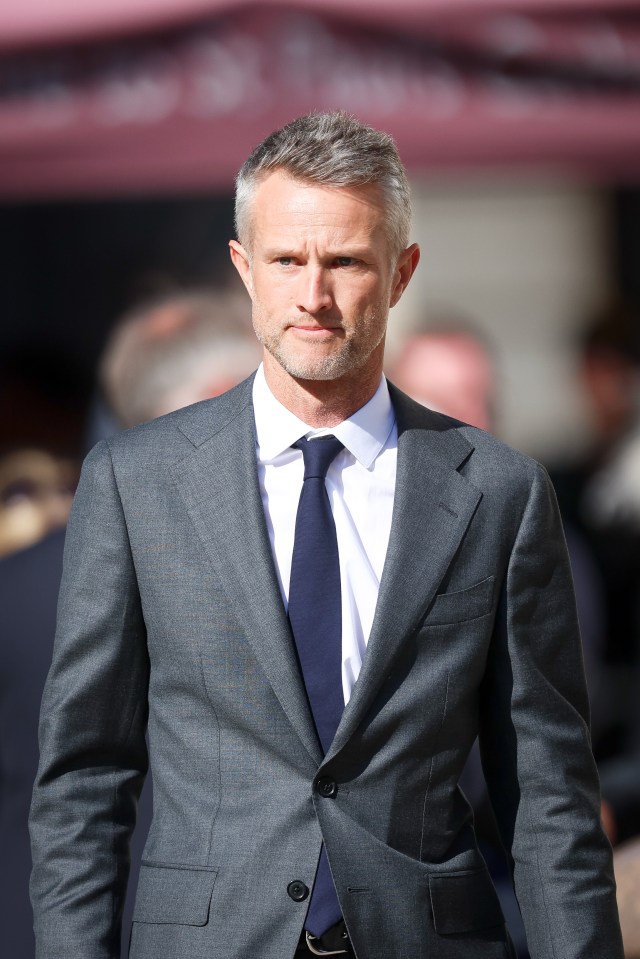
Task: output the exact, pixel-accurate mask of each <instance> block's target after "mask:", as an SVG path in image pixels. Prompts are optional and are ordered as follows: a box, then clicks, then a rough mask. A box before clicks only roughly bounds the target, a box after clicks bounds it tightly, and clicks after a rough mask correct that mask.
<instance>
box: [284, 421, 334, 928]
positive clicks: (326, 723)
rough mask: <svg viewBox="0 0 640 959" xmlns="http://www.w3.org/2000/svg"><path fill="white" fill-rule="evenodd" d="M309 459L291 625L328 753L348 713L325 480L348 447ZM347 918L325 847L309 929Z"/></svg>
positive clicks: (307, 448)
mask: <svg viewBox="0 0 640 959" xmlns="http://www.w3.org/2000/svg"><path fill="white" fill-rule="evenodd" d="M294 446H295V447H296V448H297V449H300V450H302V455H303V457H304V482H303V484H302V492H301V494H300V502H299V503H298V513H297V516H296V531H295V541H294V545H293V556H292V559H291V581H290V584H289V622H290V623H291V630H292V632H293V636H294V639H295V642H296V648H297V650H298V659H299V660H300V667H301V670H302V677H303V680H304V684H305V687H306V690H307V696H308V698H309V705H310V706H311V712H312V715H313V719H314V722H315V725H316V730H317V732H318V738H319V739H320V743H321V745H322V749H323V751H324V752H325V753H326V752H327V751H328V749H329V746H330V745H331V743H332V741H333V737H334V736H335V732H336V729H337V728H338V723H339V722H340V717H341V716H342V712H343V710H344V697H343V694H342V600H341V591H340V566H339V562H338V540H337V537H336V526H335V523H334V521H333V515H332V513H331V506H330V504H329V497H328V496H327V490H326V487H325V477H326V475H327V470H328V469H329V466H330V464H331V463H332V462H333V460H334V459H335V458H336V456H337V455H338V453H339V452H340V450H342V449H343V448H344V447H343V445H342V443H341V442H340V440H338V439H336V437H335V436H323V437H319V438H318V439H313V440H306V439H305V438H304V437H303V438H302V439H301V440H299V441H298V442H297V443H295V444H294ZM340 918H341V912H340V905H339V903H338V897H337V895H336V891H335V887H334V885H333V880H332V878H331V872H330V869H329V862H328V860H327V856H326V853H325V849H324V846H323V847H322V853H321V856H320V862H319V864H318V871H317V873H316V880H315V883H314V886H313V891H312V893H311V900H310V902H309V910H308V912H307V917H306V920H305V927H306V928H307V929H308V931H309V932H310V933H311V934H312V935H313V936H321V935H322V934H323V933H324V932H326V930H327V929H328V928H329V927H330V926H332V925H333V924H334V923H336V922H338V921H339V919H340Z"/></svg>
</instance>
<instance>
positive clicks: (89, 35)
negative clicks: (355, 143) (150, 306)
mask: <svg viewBox="0 0 640 959" xmlns="http://www.w3.org/2000/svg"><path fill="white" fill-rule="evenodd" d="M7 6H12V7H14V9H12V10H7ZM320 10H322V13H320V12H319V11H320ZM603 10H604V11H606V14H604V13H603ZM516 11H517V12H516ZM463 13H464V16H462V14H463ZM3 48H4V51H5V52H4V55H3V56H2V59H1V61H0V197H2V198H4V199H10V198H20V197H45V196H55V195H66V196H73V195H82V194H108V193H111V194H115V193H125V192H129V191H136V192H140V191H144V192H158V191H166V190H185V189H208V188H224V189H230V188H231V185H232V181H233V176H234V174H235V172H236V170H237V168H238V166H239V165H240V163H241V162H242V160H243V159H244V157H245V156H246V155H247V152H248V151H249V150H250V148H251V147H252V146H253V145H254V144H255V143H256V142H257V141H258V140H259V139H261V137H262V136H263V135H265V134H266V133H267V132H268V131H269V130H271V129H273V128H275V127H276V126H279V125H281V124H282V123H283V122H286V121H287V120H289V119H291V118H293V117H294V116H297V115H299V114H302V113H305V112H308V111H310V110H317V109H336V108H341V109H346V110H348V111H350V112H352V113H355V114H356V115H358V116H360V117H362V118H363V119H365V120H367V121H369V122H371V123H373V124H374V125H376V126H380V127H382V128H384V129H387V130H389V131H390V132H391V133H392V134H393V135H394V136H395V137H396V139H397V141H398V145H399V148H400V151H401V153H402V155H403V157H404V159H405V160H406V162H407V164H408V165H409V166H410V167H411V168H412V169H414V170H416V171H425V170H426V171H428V170H435V169H443V168H444V169H466V168H476V167H478V166H488V167H492V168H497V169H505V168H510V167H514V166H519V167H540V166H544V167H548V168H552V169H556V170H557V169H566V170H568V171H571V172H574V173H578V174H580V175H584V176H588V177H604V178H607V179H624V180H629V179H632V180H637V179H638V178H639V176H640V3H637V2H631V0H627V2H616V0H610V2H609V3H607V4H602V3H597V4H596V3H595V2H589V0H554V2H552V0H529V2H527V0H521V2H519V3H516V2H515V0H509V2H507V0H486V2H485V0H413V2H410V0H395V2H394V3H393V5H391V4H390V3H389V2H388V0H385V2H384V3H383V2H382V0H366V3H365V2H364V0H339V2H338V0H323V2H322V4H319V3H317V2H313V0H297V2H296V3H293V2H292V3H290V4H289V5H287V6H286V7H285V6H282V5H272V4H265V3H263V4H259V5H257V4H255V3H253V4H250V3H244V2H242V0H235V2H223V0H179V3H178V2H176V0H109V2H108V3H102V2H98V0H92V2H91V3H90V4H87V3H86V2H80V0H22V2H21V3H20V4H17V3H15V2H13V3H11V4H5V5H4V7H3V8H0V49H3Z"/></svg>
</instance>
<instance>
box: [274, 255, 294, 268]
mask: <svg viewBox="0 0 640 959" xmlns="http://www.w3.org/2000/svg"><path fill="white" fill-rule="evenodd" d="M277 262H278V263H279V264H280V266H291V264H292V263H293V257H292V256H279V257H278V259H277Z"/></svg>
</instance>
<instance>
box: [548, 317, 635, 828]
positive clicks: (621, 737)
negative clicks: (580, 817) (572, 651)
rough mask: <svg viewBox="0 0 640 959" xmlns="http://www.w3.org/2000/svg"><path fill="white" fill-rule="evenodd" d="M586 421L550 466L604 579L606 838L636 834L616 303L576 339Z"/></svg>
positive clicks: (630, 595)
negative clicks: (584, 434) (565, 454)
mask: <svg viewBox="0 0 640 959" xmlns="http://www.w3.org/2000/svg"><path fill="white" fill-rule="evenodd" d="M578 351H579V352H578V359H579V373H580V381H581V383H582V386H583V389H584V396H585V400H586V404H587V410H588V413H589V417H590V422H591V427H592V430H591V432H592V439H591V444H590V446H589V448H588V449H587V451H586V452H585V454H584V455H583V456H582V458H581V459H579V460H578V461H577V462H573V463H570V464H568V465H565V466H562V467H559V466H556V467H555V468H552V469H551V475H552V479H553V481H554V484H555V487H556V490H557V494H558V500H559V503H560V507H561V509H562V512H563V515H565V516H567V517H568V518H569V519H570V521H571V523H572V524H573V525H574V526H575V527H576V528H577V529H578V530H579V531H580V533H581V535H582V536H583V537H584V538H585V539H586V541H587V542H588V544H589V547H590V548H591V550H592V552H593V555H594V557H595V559H596V562H597V565H598V569H599V572H600V575H601V578H602V583H603V607H604V653H603V676H602V689H601V691H600V693H599V696H598V700H597V708H598V723H597V724H596V726H595V730H594V732H595V735H594V752H595V755H596V759H597V760H598V765H599V769H600V774H601V785H602V793H603V796H604V799H605V800H606V803H607V806H606V807H605V809H606V817H605V822H606V824H607V828H608V832H609V835H610V838H611V839H612V840H613V841H617V842H623V841H624V840H625V839H628V838H630V837H632V836H635V835H638V834H640V314H639V313H638V310H637V309H634V308H632V307H631V306H630V305H628V304H627V305H624V304H615V305H613V306H611V307H608V308H607V309H605V310H604V311H602V312H601V313H600V314H599V315H598V316H597V317H596V318H595V319H594V320H593V322H592V323H591V324H590V325H589V326H588V327H587V329H586V331H585V333H584V334H583V336H582V339H581V341H580V343H579V344H578Z"/></svg>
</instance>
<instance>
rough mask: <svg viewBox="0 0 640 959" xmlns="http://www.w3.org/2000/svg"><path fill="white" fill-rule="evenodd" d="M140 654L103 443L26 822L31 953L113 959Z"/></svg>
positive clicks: (63, 610)
mask: <svg viewBox="0 0 640 959" xmlns="http://www.w3.org/2000/svg"><path fill="white" fill-rule="evenodd" d="M148 675H149V666H148V656H147V647H146V634H145V626H144V620H143V616H142V611H141V605H140V598H139V595H138V590H137V583H136V576H135V571H134V567H133V561H132V556H131V551H130V547H129V541H128V537H127V530H126V525H125V521H124V515H123V511H122V505H121V503H120V498H119V495H118V490H117V487H116V482H115V478H114V473H113V468H112V463H111V457H110V453H109V450H108V447H107V445H106V444H105V443H101V444H99V445H98V446H97V447H95V448H94V450H93V451H92V452H91V453H90V454H89V456H88V457H87V459H86V461H85V464H84V467H83V471H82V476H81V479H80V485H79V488H78V492H77V494H76V498H75V501H74V506H73V509H72V513H71V517H70V521H69V526H68V531H67V538H66V544H65V556H64V571H63V577H62V586H61V591H60V598H59V603H58V624H57V629H56V640H55V646H54V655H53V663H52V666H51V670H50V672H49V676H48V679H47V683H46V686H45V691H44V697H43V702H42V710H41V716H40V732H39V737H40V766H39V770H38V775H37V779H36V783H35V787H34V794H33V802H32V807H31V818H30V829H31V844H32V853H33V872H32V877H31V897H32V902H33V908H34V920H35V932H36V943H37V947H36V955H37V957H38V959H68V957H69V956H82V957H83V959H107V957H108V959H116V957H119V955H120V924H121V913H122V907H123V903H124V897H125V892H126V884H127V878H128V872H129V841H130V836H131V833H132V830H133V826H134V823H135V816H136V806H137V800H138V797H139V794H140V790H141V788H142V783H143V780H144V776H145V773H146V770H147V750H146V744H145V727H146V719H147V688H148Z"/></svg>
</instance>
